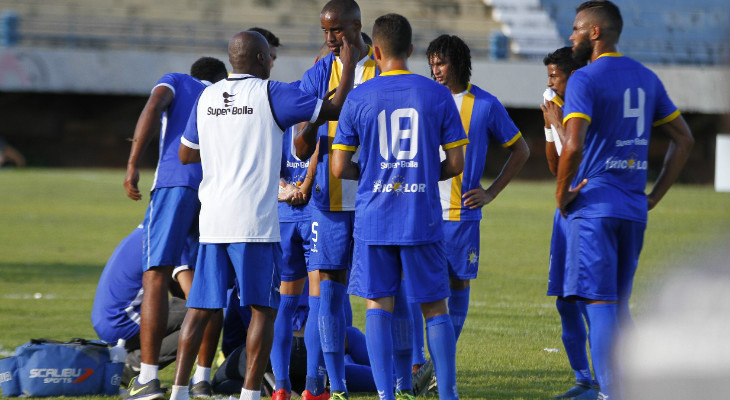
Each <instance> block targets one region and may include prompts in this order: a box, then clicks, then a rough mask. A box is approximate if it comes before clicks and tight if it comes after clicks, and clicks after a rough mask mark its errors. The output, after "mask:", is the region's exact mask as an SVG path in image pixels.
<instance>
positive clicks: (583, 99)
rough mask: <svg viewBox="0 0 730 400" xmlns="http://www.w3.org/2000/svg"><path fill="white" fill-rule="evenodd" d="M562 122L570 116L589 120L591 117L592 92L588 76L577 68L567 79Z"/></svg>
mask: <svg viewBox="0 0 730 400" xmlns="http://www.w3.org/2000/svg"><path fill="white" fill-rule="evenodd" d="M563 113H564V115H565V117H563V124H565V122H566V121H568V120H569V119H571V118H583V119H585V120H587V121H588V122H591V118H592V117H593V93H592V89H591V84H590V78H589V77H588V75H587V74H585V73H584V72H583V71H581V70H578V71H575V72H574V73H573V75H572V76H571V77H570V79H568V86H567V87H566V89H565V108H564V110H563Z"/></svg>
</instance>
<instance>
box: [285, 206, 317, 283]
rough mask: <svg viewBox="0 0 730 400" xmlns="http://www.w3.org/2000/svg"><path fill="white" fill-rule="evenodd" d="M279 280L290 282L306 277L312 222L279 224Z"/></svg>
mask: <svg viewBox="0 0 730 400" xmlns="http://www.w3.org/2000/svg"><path fill="white" fill-rule="evenodd" d="M279 227H280V231H281V252H282V261H283V262H282V263H281V270H280V274H279V275H281V280H282V281H284V282H292V281H296V280H299V279H301V278H304V277H306V276H307V263H308V261H309V249H310V247H311V246H312V242H311V240H310V238H311V237H312V222H311V221H309V220H307V221H298V222H280V223H279Z"/></svg>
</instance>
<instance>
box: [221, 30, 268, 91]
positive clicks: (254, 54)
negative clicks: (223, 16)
mask: <svg viewBox="0 0 730 400" xmlns="http://www.w3.org/2000/svg"><path fill="white" fill-rule="evenodd" d="M228 60H229V61H230V62H231V66H232V67H233V72H234V73H246V74H251V75H254V76H256V77H259V78H262V79H268V78H269V72H270V70H271V56H270V53H269V44H268V42H267V41H266V38H265V37H264V36H263V35H262V34H260V33H258V32H254V31H243V32H238V33H237V34H235V35H233V37H232V38H231V40H230V41H229V42H228Z"/></svg>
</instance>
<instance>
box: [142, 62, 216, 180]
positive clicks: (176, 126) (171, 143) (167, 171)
mask: <svg viewBox="0 0 730 400" xmlns="http://www.w3.org/2000/svg"><path fill="white" fill-rule="evenodd" d="M158 86H165V87H167V88H169V89H170V90H172V93H173V94H174V98H173V100H172V103H170V106H169V107H168V108H167V110H165V112H164V113H163V114H162V129H161V131H160V155H159V157H160V159H159V162H158V163H157V170H156V171H155V179H154V181H153V183H152V190H154V189H158V188H163V187H176V186H187V187H190V188H192V189H195V190H198V186H200V180H201V179H202V178H203V172H202V169H201V168H200V164H199V163H197V164H188V165H183V164H182V163H181V162H180V159H179V158H178V155H177V153H178V150H179V149H180V137H181V136H182V134H183V132H184V131H185V127H186V126H187V123H188V118H189V117H190V112H191V111H192V110H193V106H195V102H196V100H197V99H198V96H199V95H200V92H202V91H203V89H205V84H204V83H203V82H201V81H199V80H197V79H195V78H193V77H192V76H190V75H186V74H177V73H172V74H167V75H165V76H163V77H162V78H160V80H159V81H158V82H157V85H155V88H156V87H158Z"/></svg>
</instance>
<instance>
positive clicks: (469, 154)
mask: <svg viewBox="0 0 730 400" xmlns="http://www.w3.org/2000/svg"><path fill="white" fill-rule="evenodd" d="M457 97H461V105H460V109H459V114H460V116H461V124H462V126H463V127H464V131H466V136H467V137H468V138H469V144H468V145H465V151H464V172H463V173H461V174H459V175H457V176H455V177H453V178H450V179H447V180H444V181H441V182H439V189H440V192H441V206H442V208H443V218H444V220H446V221H478V220H480V219H482V209H481V208H476V209H470V208H469V207H466V206H464V199H463V198H462V196H463V195H464V193H466V192H468V191H470V190H472V189H474V188H478V187H479V181H480V180H481V178H482V174H483V173H484V164H485V163H486V161H487V149H488V148H489V142H490V141H495V142H497V143H499V144H501V145H502V147H509V146H511V145H512V144H514V143H515V142H516V141H517V140H518V139H519V138H520V137H521V136H522V134H521V133H520V131H519V129H517V127H516V126H515V124H514V122H512V119H511V118H510V117H509V115H508V114H507V110H506V109H505V108H504V106H503V105H502V103H500V102H499V100H497V98H496V97H494V96H492V95H491V94H489V93H487V92H486V91H484V90H482V89H480V88H479V87H477V86H474V85H472V84H469V86H468V87H467V89H466V93H463V94H458V95H455V96H454V98H455V99H456V98H457Z"/></svg>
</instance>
